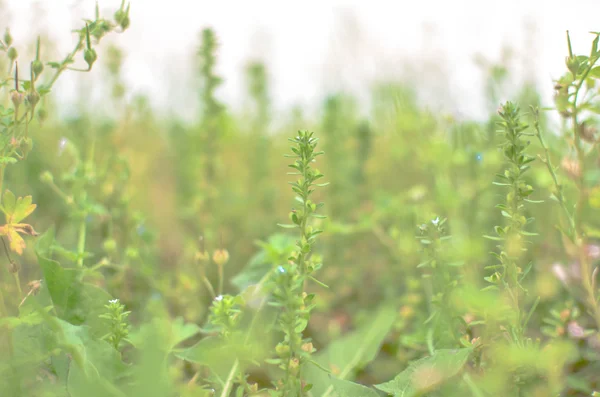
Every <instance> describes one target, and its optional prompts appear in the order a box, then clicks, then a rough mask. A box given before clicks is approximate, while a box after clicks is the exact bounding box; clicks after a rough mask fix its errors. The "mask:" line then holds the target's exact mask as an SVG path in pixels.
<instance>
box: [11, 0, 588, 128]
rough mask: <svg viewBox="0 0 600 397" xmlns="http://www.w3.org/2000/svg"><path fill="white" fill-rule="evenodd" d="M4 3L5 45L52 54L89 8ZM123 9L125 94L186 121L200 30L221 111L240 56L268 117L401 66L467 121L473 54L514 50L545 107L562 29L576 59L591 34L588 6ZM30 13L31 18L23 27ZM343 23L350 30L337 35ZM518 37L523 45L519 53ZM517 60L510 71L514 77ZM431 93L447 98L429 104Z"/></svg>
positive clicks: (64, 83) (320, 3)
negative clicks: (208, 45) (262, 69)
mask: <svg viewBox="0 0 600 397" xmlns="http://www.w3.org/2000/svg"><path fill="white" fill-rule="evenodd" d="M0 2H1V0H0ZM4 3H5V4H6V5H7V6H8V8H9V10H10V13H9V15H8V18H7V17H6V16H5V17H3V18H2V19H1V20H0V22H2V23H6V22H8V23H9V26H10V27H11V30H12V32H13V36H14V37H15V43H16V44H17V46H18V45H21V43H24V44H25V43H28V40H29V38H30V37H32V36H31V35H32V34H35V33H37V32H48V31H49V32H51V34H52V36H53V38H54V39H56V40H57V44H58V49H59V50H60V53H61V54H62V53H66V52H67V51H69V50H70V48H71V45H72V44H71V36H70V33H69V32H70V30H71V29H74V28H76V27H79V26H80V22H79V21H81V19H82V18H86V17H89V18H92V17H93V13H94V5H95V1H94V0H38V1H35V0H4ZM131 3H132V5H131V28H130V29H129V30H128V31H127V32H126V33H125V34H124V35H118V36H116V37H115V40H116V42H117V43H118V44H119V45H120V46H121V47H123V49H125V50H126V51H127V57H126V59H125V65H124V73H125V78H126V81H127V83H128V86H129V87H130V92H131V93H135V92H146V93H148V94H149V95H150V97H151V99H152V101H153V102H154V103H155V104H157V105H159V106H163V107H173V108H177V109H178V111H181V112H182V113H184V114H187V115H190V114H193V111H194V109H195V100H196V99H195V98H196V96H197V94H196V92H195V87H194V86H193V85H192V84H191V83H192V82H193V80H192V78H193V76H194V73H195V69H194V67H195V63H194V54H195V52H196V49H197V47H198V39H199V32H200V30H201V29H202V28H203V27H206V26H212V27H213V28H214V29H215V30H216V33H217V35H218V37H219V41H220V43H221V47H220V51H219V61H218V62H219V66H218V70H219V73H220V74H221V75H222V76H223V77H224V78H225V84H224V86H223V87H222V89H221V90H220V94H221V96H222V98H223V99H224V100H226V101H227V102H228V103H233V104H235V105H237V106H239V104H240V101H241V98H242V97H243V93H244V86H243V83H244V81H243V73H242V70H243V66H244V64H245V62H246V61H247V60H248V59H249V58H252V57H255V58H260V59H263V60H264V61H266V63H267V65H268V67H269V69H270V73H271V77H272V94H273V99H274V101H275V103H276V106H277V108H279V109H283V108H285V107H287V106H289V105H291V104H294V103H300V104H303V105H310V106H312V107H313V108H314V107H316V106H318V105H319V104H320V103H321V100H322V98H323V96H324V94H325V93H326V92H327V91H330V90H332V89H338V88H341V87H346V88H348V89H350V90H353V91H354V92H357V93H361V92H362V93H364V92H365V88H366V87H367V85H368V84H369V82H371V81H373V80H374V79H377V78H385V77H393V76H399V75H401V74H402V73H403V72H402V71H403V70H404V67H403V64H404V62H405V61H409V62H412V63H413V65H416V68H415V69H414V70H413V74H411V75H410V76H411V80H412V81H413V82H415V84H417V85H418V86H420V87H423V90H424V91H425V95H426V96H427V93H430V95H429V96H427V98H428V100H430V101H431V102H432V103H434V104H435V105H440V106H442V107H443V108H444V109H446V110H448V111H451V112H453V113H455V114H462V115H468V116H479V115H481V114H482V112H483V109H484V107H483V103H482V94H481V92H482V81H481V73H480V72H479V70H478V68H477V67H476V66H475V64H474V62H473V56H474V55H475V54H476V53H481V54H483V55H485V56H486V57H488V58H490V59H499V57H500V54H501V48H502V46H503V45H505V44H510V45H511V46H512V47H514V48H515V50H517V51H518V52H521V53H524V52H525V50H526V49H528V48H530V49H531V48H533V49H534V52H532V51H531V50H529V51H530V52H529V54H530V57H531V58H532V59H531V60H530V61H529V62H530V68H531V70H535V71H536V75H537V80H538V82H539V83H540V86H541V85H542V84H543V85H544V86H543V89H544V95H545V97H546V98H547V99H548V101H549V100H550V98H551V92H552V78H555V77H558V76H559V75H560V74H561V73H562V72H563V70H564V57H565V55H566V42H565V30H567V29H569V30H570V31H571V36H572V40H573V42H574V49H575V50H576V51H577V50H579V51H582V52H583V53H586V54H587V53H588V51H589V45H590V44H591V38H592V36H591V35H590V34H589V33H588V32H589V31H598V30H600V0H570V1H566V0H545V1H544V0H529V1H528V0H502V1H487V0H452V1H449V0H412V1H404V0H401V1H392V0H371V1H364V0H362V1H361V0H355V1H339V0H329V1H327V0H304V1H282V0H279V1H268V0H253V1H241V0H240V1H225V0H218V1H217V0H211V1H205V0H169V1H164V0H156V1H155V0H131ZM119 4H120V0H100V8H101V10H102V11H104V14H106V13H107V12H109V11H110V14H109V15H112V13H113V12H114V10H115V9H116V8H117V7H118V6H119ZM35 8H37V9H38V11H34V9H35ZM39 10H43V12H39ZM36 16H37V17H39V18H40V19H38V20H37V22H35V23H33V22H32V21H33V20H35V18H34V17H36ZM525 20H528V21H530V22H533V23H534V25H535V32H534V34H533V35H531V34H528V35H526V34H524V26H525V24H524V21H525ZM40 21H41V23H40ZM344 21H345V22H344ZM353 21H354V22H353ZM352 23H354V26H355V28H354V29H350V28H349V27H351V26H353V25H352ZM425 25H430V26H433V27H434V29H433V30H432V32H433V33H432V34H428V35H424V34H423V32H424V26H425ZM0 29H2V30H3V29H4V27H3V26H0ZM425 36H426V37H425ZM528 39H533V40H534V41H535V42H534V43H533V44H531V43H529V44H528V43H527V40H528ZM99 56H100V57H102V51H101V50H100V51H99ZM523 63H524V62H523V59H520V60H519V59H516V60H515V63H514V65H515V68H516V70H517V71H519V72H520V73H522V72H523V70H524V69H523V67H522V65H523ZM435 69H438V73H436V72H435ZM431 70H434V71H433V72H432V71H431ZM441 73H445V75H444V74H441ZM101 76H102V72H101V71H100V70H95V71H94V76H90V75H87V74H86V75H82V76H73V75H71V77H69V78H64V79H61V80H60V81H59V83H58V84H57V85H56V86H55V93H56V94H57V95H59V96H60V98H62V99H63V100H65V101H69V100H73V98H74V96H75V93H76V92H77V91H76V89H75V87H76V84H78V83H77V82H83V81H89V80H90V79H92V78H93V79H97V78H100V77H101ZM440 87H442V90H440V89H439V88H440ZM444 90H445V91H444ZM437 91H441V92H447V93H448V95H447V96H445V95H442V94H440V95H439V96H437V97H435V96H433V95H431V93H435V92H437ZM97 94H98V93H97Z"/></svg>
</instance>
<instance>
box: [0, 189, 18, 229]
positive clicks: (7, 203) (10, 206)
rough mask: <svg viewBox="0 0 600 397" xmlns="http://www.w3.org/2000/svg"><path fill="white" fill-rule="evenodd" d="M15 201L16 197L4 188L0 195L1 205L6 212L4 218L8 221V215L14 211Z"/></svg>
mask: <svg viewBox="0 0 600 397" xmlns="http://www.w3.org/2000/svg"><path fill="white" fill-rule="evenodd" d="M16 202H17V198H16V197H15V195H14V194H13V192H11V191H10V190H6V191H5V192H4V196H3V197H2V207H3V211H4V213H5V214H6V219H7V221H8V217H9V216H10V215H12V213H13V212H15V204H16Z"/></svg>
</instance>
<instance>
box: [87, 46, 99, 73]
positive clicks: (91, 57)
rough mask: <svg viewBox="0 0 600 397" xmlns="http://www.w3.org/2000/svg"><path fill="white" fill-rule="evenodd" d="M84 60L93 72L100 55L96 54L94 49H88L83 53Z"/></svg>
mask: <svg viewBox="0 0 600 397" xmlns="http://www.w3.org/2000/svg"><path fill="white" fill-rule="evenodd" d="M83 59H84V60H85V62H86V63H87V64H88V68H89V69H90V70H91V69H92V65H93V64H94V62H96V59H98V54H96V50H94V49H93V48H86V49H85V51H84V52H83Z"/></svg>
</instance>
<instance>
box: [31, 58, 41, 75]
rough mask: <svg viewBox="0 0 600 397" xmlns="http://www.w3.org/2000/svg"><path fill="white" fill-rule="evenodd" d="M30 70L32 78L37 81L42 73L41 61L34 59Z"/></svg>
mask: <svg viewBox="0 0 600 397" xmlns="http://www.w3.org/2000/svg"><path fill="white" fill-rule="evenodd" d="M31 70H33V76H34V77H35V78H36V79H37V78H38V77H39V76H40V74H42V72H43V71H44V64H43V63H42V61H40V60H38V59H36V60H35V61H33V63H32V64H31Z"/></svg>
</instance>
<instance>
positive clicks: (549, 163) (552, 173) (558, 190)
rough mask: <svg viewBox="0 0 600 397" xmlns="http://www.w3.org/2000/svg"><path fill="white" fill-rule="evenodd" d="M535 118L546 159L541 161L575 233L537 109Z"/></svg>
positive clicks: (573, 223) (536, 129)
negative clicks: (543, 134)
mask: <svg viewBox="0 0 600 397" xmlns="http://www.w3.org/2000/svg"><path fill="white" fill-rule="evenodd" d="M534 116H535V121H534V128H535V132H536V133H535V135H536V137H537V138H538V140H539V141H540V144H541V145H542V148H543V149H544V158H542V159H541V160H542V162H543V163H544V164H546V168H547V169H548V172H549V173H550V176H551V177H552V181H553V182H554V188H555V189H556V199H557V200H558V203H559V204H560V207H561V208H562V210H563V212H564V213H565V215H566V217H567V220H568V221H569V227H570V230H571V233H575V221H574V219H573V215H571V212H570V211H569V209H568V208H567V204H566V200H565V196H564V195H563V189H562V185H561V184H560V183H558V177H557V176H556V172H555V171H554V167H553V166H552V161H551V160H550V150H549V149H548V146H547V145H546V142H545V141H544V137H543V136H542V132H541V129H540V122H539V117H538V112H537V109H534Z"/></svg>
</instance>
